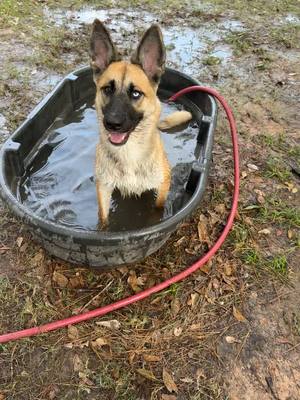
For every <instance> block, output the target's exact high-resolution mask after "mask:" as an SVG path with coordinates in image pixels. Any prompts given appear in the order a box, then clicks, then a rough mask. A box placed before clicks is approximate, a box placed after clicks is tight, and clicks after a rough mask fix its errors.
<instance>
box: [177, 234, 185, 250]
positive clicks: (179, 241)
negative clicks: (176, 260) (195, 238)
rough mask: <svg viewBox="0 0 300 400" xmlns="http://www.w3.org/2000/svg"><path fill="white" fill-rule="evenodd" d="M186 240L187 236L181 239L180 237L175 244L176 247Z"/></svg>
mask: <svg viewBox="0 0 300 400" xmlns="http://www.w3.org/2000/svg"><path fill="white" fill-rule="evenodd" d="M184 241H185V236H182V237H181V238H180V239H178V240H177V241H176V242H175V243H174V246H175V247H178V246H180V245H181V244H182V243H183V242H184Z"/></svg>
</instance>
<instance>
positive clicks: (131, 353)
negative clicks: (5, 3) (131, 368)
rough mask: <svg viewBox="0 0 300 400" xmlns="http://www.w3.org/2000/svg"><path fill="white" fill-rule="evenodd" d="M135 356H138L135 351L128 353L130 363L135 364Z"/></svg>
mask: <svg viewBox="0 0 300 400" xmlns="http://www.w3.org/2000/svg"><path fill="white" fill-rule="evenodd" d="M135 356H136V354H135V352H134V351H132V352H130V353H129V355H128V361H129V364H130V365H132V364H133V361H134V359H135Z"/></svg>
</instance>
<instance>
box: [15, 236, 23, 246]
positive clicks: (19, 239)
mask: <svg viewBox="0 0 300 400" xmlns="http://www.w3.org/2000/svg"><path fill="white" fill-rule="evenodd" d="M23 240H24V239H23V238H22V237H21V236H19V237H18V238H17V240H16V243H17V246H18V247H19V248H20V247H21V246H22V243H23Z"/></svg>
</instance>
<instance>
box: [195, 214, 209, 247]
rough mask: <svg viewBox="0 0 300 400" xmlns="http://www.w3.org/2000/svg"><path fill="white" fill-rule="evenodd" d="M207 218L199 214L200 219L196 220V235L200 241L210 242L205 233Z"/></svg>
mask: <svg viewBox="0 0 300 400" xmlns="http://www.w3.org/2000/svg"><path fill="white" fill-rule="evenodd" d="M207 226H208V220H207V218H206V217H205V216H204V215H203V214H201V215H200V221H199V222H198V237H199V240H200V242H201V243H207V244H210V240H209V236H208V233H207Z"/></svg>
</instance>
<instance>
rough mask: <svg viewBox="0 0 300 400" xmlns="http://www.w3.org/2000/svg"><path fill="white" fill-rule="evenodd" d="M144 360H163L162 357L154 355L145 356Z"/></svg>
mask: <svg viewBox="0 0 300 400" xmlns="http://www.w3.org/2000/svg"><path fill="white" fill-rule="evenodd" d="M143 359H144V360H145V361H147V362H157V361H160V360H161V357H159V356H155V355H153V354H144V355H143Z"/></svg>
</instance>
